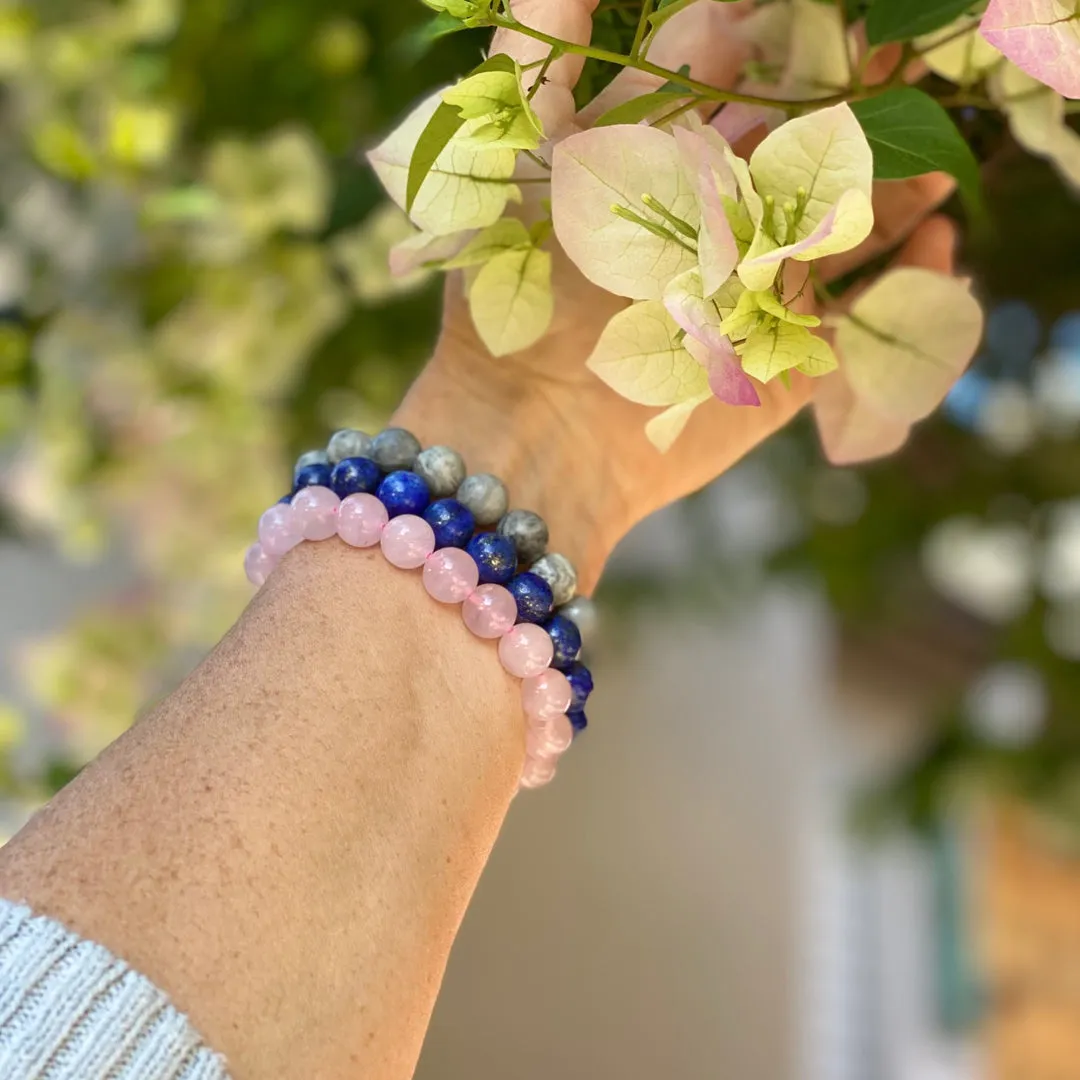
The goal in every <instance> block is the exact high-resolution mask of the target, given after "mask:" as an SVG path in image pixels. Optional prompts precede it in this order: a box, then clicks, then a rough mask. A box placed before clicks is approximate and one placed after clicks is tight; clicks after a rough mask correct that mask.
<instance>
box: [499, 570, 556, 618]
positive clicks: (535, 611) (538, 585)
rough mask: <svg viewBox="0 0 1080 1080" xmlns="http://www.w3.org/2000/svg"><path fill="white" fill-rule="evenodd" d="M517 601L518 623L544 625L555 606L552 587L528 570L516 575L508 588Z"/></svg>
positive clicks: (508, 584)
mask: <svg viewBox="0 0 1080 1080" xmlns="http://www.w3.org/2000/svg"><path fill="white" fill-rule="evenodd" d="M506 587H507V588H508V589H509V590H510V592H511V594H512V595H513V597H514V599H515V600H516V601H517V609H518V622H527V623H542V622H543V621H544V620H545V619H546V618H547V617H548V616H549V615H550V614H551V609H552V607H553V605H554V601H553V600H552V596H551V586H550V585H548V583H547V582H546V581H545V580H544V579H543V578H540V577H537V576H536V575H535V574H530V573H529V572H528V571H527V570H526V571H525V573H523V574H515V575H514V576H513V577H512V578H511V579H510V581H509V582H508V583H507V586H506Z"/></svg>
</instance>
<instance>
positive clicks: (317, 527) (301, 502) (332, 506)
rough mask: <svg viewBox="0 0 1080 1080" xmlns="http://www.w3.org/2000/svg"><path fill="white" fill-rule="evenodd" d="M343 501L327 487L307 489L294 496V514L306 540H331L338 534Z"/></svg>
mask: <svg viewBox="0 0 1080 1080" xmlns="http://www.w3.org/2000/svg"><path fill="white" fill-rule="evenodd" d="M340 505H341V500H340V499H339V498H338V497H337V496H336V495H335V494H334V493H333V492H332V491H331V490H330V489H329V488H325V487H307V488H304V490H303V491H298V492H297V493H296V494H295V495H294V496H293V501H292V509H293V514H294V515H296V517H297V519H298V520H299V521H300V522H301V528H303V530H304V539H305V540H329V539H330V537H331V536H333V535H334V533H336V532H337V512H338V507H339V506H340Z"/></svg>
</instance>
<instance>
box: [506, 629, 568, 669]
mask: <svg viewBox="0 0 1080 1080" xmlns="http://www.w3.org/2000/svg"><path fill="white" fill-rule="evenodd" d="M554 656H555V646H554V645H553V644H552V643H551V637H550V636H549V634H548V632H547V631H546V630H545V629H544V628H543V627H542V626H537V625H536V624H535V623H521V624H519V625H518V626H515V627H514V629H513V630H510V631H509V632H508V633H507V634H506V636H505V637H504V638H503V639H502V640H501V641H500V642H499V659H500V660H501V661H502V666H503V667H504V668H506V670H507V671H509V672H510V674H511V675H516V676H517V677H518V678H519V679H527V678H528V677H529V676H530V675H539V674H540V672H541V671H543V670H544V668H546V667H547V666H548V665H549V664H550V663H551V661H552V658H553V657H554Z"/></svg>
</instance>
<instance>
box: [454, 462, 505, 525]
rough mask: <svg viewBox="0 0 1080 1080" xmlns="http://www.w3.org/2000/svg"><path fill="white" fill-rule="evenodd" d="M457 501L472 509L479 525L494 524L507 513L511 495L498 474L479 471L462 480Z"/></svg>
mask: <svg viewBox="0 0 1080 1080" xmlns="http://www.w3.org/2000/svg"><path fill="white" fill-rule="evenodd" d="M457 501H458V502H459V503H462V504H463V505H465V506H467V507H468V508H469V509H470V510H471V511H472V515H473V517H474V518H476V524H477V525H494V524H495V522H496V521H498V520H499V518H501V517H502V516H503V514H505V513H506V508H507V506H508V505H509V503H510V496H509V495H508V494H507V493H506V486H505V485H504V484H503V482H502V481H501V480H500V479H499V478H498V477H497V476H492V475H491V474H490V473H477V474H476V476H466V477H465V479H464V481H462V484H461V487H459V488H458V490H457Z"/></svg>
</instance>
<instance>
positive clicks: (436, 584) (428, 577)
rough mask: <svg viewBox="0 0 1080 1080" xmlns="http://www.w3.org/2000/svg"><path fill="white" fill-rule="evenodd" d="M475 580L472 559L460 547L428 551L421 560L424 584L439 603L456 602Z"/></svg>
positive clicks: (477, 569)
mask: <svg viewBox="0 0 1080 1080" xmlns="http://www.w3.org/2000/svg"><path fill="white" fill-rule="evenodd" d="M479 581H480V569H479V567H478V566H477V565H476V560H475V559H474V558H473V557H472V556H471V555H470V554H469V553H468V552H466V551H462V550H461V548H453V547H448V548H443V549H442V550H441V551H435V552H432V554H431V555H430V556H429V557H428V561H427V562H426V563H424V588H425V589H427V591H428V594H429V595H430V596H433V597H434V598H435V599H436V600H438V601H439V602H440V603H442V604H460V603H461V602H462V601H463V600H464V599H465V598H466V597H467V596H468V595H469V594H470V593H471V592H472V591H473V590H474V589H475V588H476V586H477V584H478V583H479Z"/></svg>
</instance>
